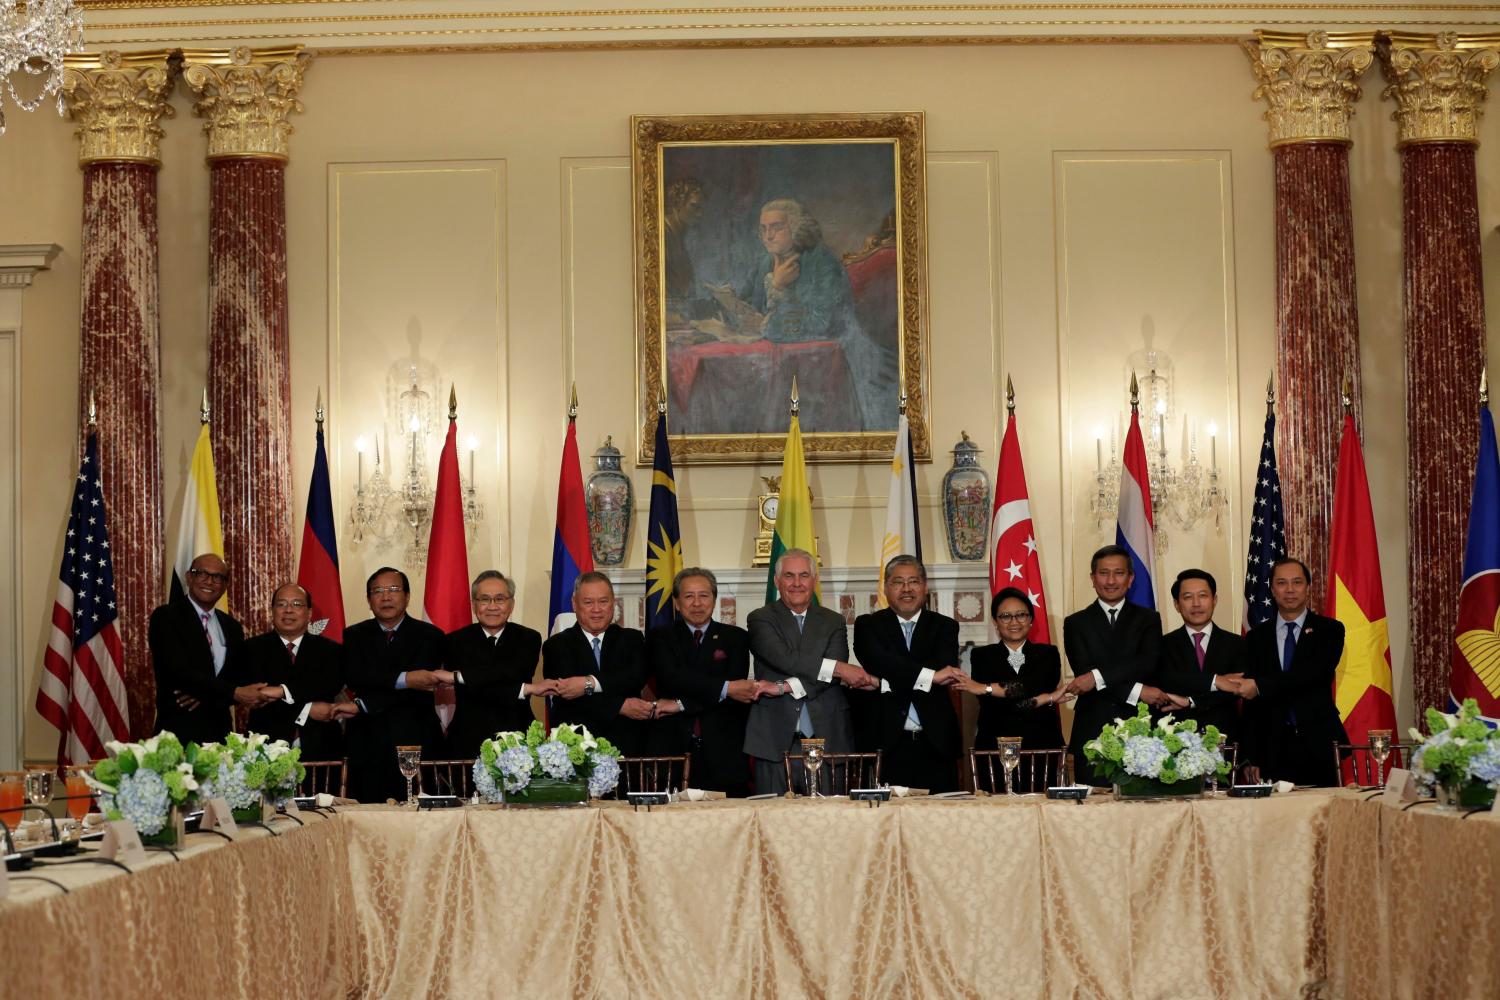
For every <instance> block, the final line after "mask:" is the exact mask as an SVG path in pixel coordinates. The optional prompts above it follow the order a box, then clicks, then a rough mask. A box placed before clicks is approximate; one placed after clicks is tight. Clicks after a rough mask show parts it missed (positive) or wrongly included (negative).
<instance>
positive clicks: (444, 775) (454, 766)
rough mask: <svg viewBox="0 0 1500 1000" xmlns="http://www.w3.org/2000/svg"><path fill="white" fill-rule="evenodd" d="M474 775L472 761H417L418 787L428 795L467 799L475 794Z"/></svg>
mask: <svg viewBox="0 0 1500 1000" xmlns="http://www.w3.org/2000/svg"><path fill="white" fill-rule="evenodd" d="M473 775H474V762H473V761H472V760H420V761H417V783H418V784H417V787H418V788H419V789H420V790H421V791H424V792H426V793H427V794H428V795H456V796H458V797H459V798H461V799H467V798H468V797H469V796H470V795H472V794H473Z"/></svg>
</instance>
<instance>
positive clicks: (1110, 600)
mask: <svg viewBox="0 0 1500 1000" xmlns="http://www.w3.org/2000/svg"><path fill="white" fill-rule="evenodd" d="M1133 579H1135V571H1134V570H1133V569H1132V568H1131V562H1130V553H1129V552H1128V551H1126V550H1125V549H1124V548H1122V547H1121V546H1119V545H1106V546H1104V547H1103V548H1101V549H1099V550H1098V551H1097V552H1095V553H1094V558H1093V559H1092V560H1091V561H1090V563H1089V581H1090V582H1091V583H1092V584H1093V585H1094V593H1095V594H1097V595H1098V597H1099V599H1098V600H1097V601H1094V602H1093V603H1091V604H1090V605H1089V606H1088V607H1086V608H1084V609H1083V610H1081V611H1075V612H1073V613H1072V614H1071V615H1069V616H1068V617H1067V618H1065V619H1063V649H1064V650H1065V651H1066V652H1067V654H1068V665H1069V667H1071V669H1072V671H1073V675H1074V676H1073V679H1072V680H1071V681H1070V682H1068V686H1067V688H1066V694H1072V695H1077V696H1078V701H1077V703H1076V705H1075V706H1074V709H1073V733H1072V736H1071V738H1070V739H1069V740H1068V750H1069V752H1071V753H1072V754H1073V765H1074V773H1075V774H1076V775H1077V778H1078V780H1079V781H1083V782H1089V783H1093V771H1092V769H1091V768H1090V767H1089V764H1088V760H1087V759H1086V758H1085V757H1084V755H1083V745H1084V744H1085V743H1087V742H1088V741H1089V740H1092V739H1095V738H1096V737H1097V736H1098V735H1099V733H1100V732H1101V731H1102V730H1103V729H1104V727H1105V726H1107V725H1109V724H1110V723H1112V722H1113V721H1114V720H1115V719H1116V718H1118V717H1129V716H1132V715H1135V706H1136V703H1137V702H1140V701H1145V702H1146V703H1147V704H1150V705H1156V706H1166V705H1173V704H1177V702H1175V701H1172V700H1171V698H1170V696H1168V695H1166V694H1165V692H1163V691H1161V690H1160V689H1159V688H1156V687H1153V686H1150V685H1147V684H1146V678H1148V677H1149V676H1150V675H1151V672H1152V671H1153V670H1155V669H1156V657H1157V653H1158V651H1159V650H1160V648H1161V616H1160V615H1158V614H1157V613H1156V612H1155V611H1152V610H1150V609H1149V608H1143V607H1141V606H1139V605H1136V604H1131V603H1130V602H1129V601H1127V600H1125V595H1126V594H1128V593H1129V592H1130V583H1131V581H1132V580H1133Z"/></svg>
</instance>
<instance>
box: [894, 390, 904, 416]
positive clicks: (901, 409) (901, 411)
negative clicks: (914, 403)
mask: <svg viewBox="0 0 1500 1000" xmlns="http://www.w3.org/2000/svg"><path fill="white" fill-rule="evenodd" d="M896 413H897V414H899V415H900V416H903V417H904V416H906V393H904V392H903V393H902V394H901V401H900V404H899V405H898V406H897V408H896Z"/></svg>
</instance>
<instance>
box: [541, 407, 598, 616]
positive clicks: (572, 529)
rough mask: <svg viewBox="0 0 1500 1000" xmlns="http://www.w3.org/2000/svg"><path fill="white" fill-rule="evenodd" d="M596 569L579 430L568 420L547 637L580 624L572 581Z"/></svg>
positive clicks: (559, 476) (558, 498)
mask: <svg viewBox="0 0 1500 1000" xmlns="http://www.w3.org/2000/svg"><path fill="white" fill-rule="evenodd" d="M593 569H594V551H593V548H592V547H591V545H590V542H589V514H588V508H587V507H586V506H585V504H584V499H583V474H582V473H581V472H579V466H578V428H577V427H576V426H575V425H574V423H573V417H572V416H569V417H568V436H567V438H566V439H564V441H563V454H562V469H561V470H560V471H559V472H558V476H557V529H556V531H555V532H554V533H553V536H552V593H551V595H550V596H549V598H548V601H547V634H548V635H556V634H557V633H558V632H561V631H562V630H563V629H565V628H568V627H570V626H571V625H572V624H573V622H575V621H577V618H578V616H577V615H575V614H573V581H575V580H577V579H578V578H579V577H580V576H582V575H583V574H584V573H591V572H593Z"/></svg>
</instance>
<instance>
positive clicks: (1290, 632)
mask: <svg viewBox="0 0 1500 1000" xmlns="http://www.w3.org/2000/svg"><path fill="white" fill-rule="evenodd" d="M1296 653H1297V623H1296V622H1287V623H1286V641H1285V642H1283V643H1282V644H1281V672H1282V673H1286V672H1287V671H1289V670H1291V669H1292V657H1293V656H1294V655H1296ZM1286 721H1287V722H1288V723H1290V724H1291V725H1293V726H1295V725H1296V724H1297V713H1296V712H1294V711H1292V710H1291V709H1290V708H1289V709H1287V710H1286Z"/></svg>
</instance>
